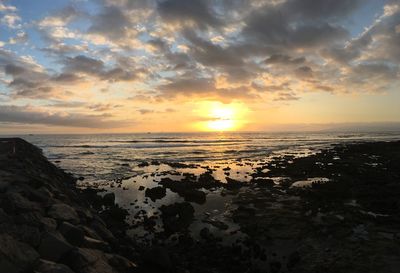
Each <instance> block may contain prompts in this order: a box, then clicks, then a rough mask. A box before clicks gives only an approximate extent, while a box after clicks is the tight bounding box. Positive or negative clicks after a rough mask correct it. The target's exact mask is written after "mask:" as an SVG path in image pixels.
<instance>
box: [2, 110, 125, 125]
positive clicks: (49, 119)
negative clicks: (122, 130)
mask: <svg viewBox="0 0 400 273" xmlns="http://www.w3.org/2000/svg"><path fill="white" fill-rule="evenodd" d="M27 108H28V107H22V106H15V105H1V106H0V122H3V123H4V122H6V123H22V124H45V125H53V126H66V127H83V128H119V127H122V126H124V125H126V122H124V121H112V120H109V116H108V115H86V114H77V113H75V114H67V115H65V114H63V113H54V114H50V113H46V112H39V111H35V110H29V109H27Z"/></svg>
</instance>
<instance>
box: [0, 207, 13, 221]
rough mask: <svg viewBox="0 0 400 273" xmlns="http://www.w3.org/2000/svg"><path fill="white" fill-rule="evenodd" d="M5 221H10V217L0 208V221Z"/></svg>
mask: <svg viewBox="0 0 400 273" xmlns="http://www.w3.org/2000/svg"><path fill="white" fill-rule="evenodd" d="M6 222H11V217H10V216H8V214H7V213H5V211H4V210H3V209H2V208H0V223H6Z"/></svg>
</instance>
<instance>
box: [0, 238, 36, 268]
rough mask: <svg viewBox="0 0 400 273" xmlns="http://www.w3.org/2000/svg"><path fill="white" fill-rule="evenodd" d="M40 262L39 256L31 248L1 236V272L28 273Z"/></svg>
mask: <svg viewBox="0 0 400 273" xmlns="http://www.w3.org/2000/svg"><path fill="white" fill-rule="evenodd" d="M38 260H39V254H38V253H37V252H36V250H35V249H33V248H32V247H31V246H29V245H27V244H24V243H21V242H19V241H17V240H15V239H14V238H13V237H11V236H9V235H7V234H0V271H1V272H7V273H19V272H27V271H28V270H30V269H31V268H32V267H33V265H34V264H35V263H36V262H37V261H38Z"/></svg>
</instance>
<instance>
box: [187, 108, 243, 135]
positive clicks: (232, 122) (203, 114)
mask: <svg viewBox="0 0 400 273" xmlns="http://www.w3.org/2000/svg"><path fill="white" fill-rule="evenodd" d="M246 109H247V108H246V107H245V106H244V105H243V104H242V103H237V102H236V103H229V104H224V103H221V102H216V101H211V102H210V101H207V102H202V103H199V106H198V108H197V109H196V111H195V112H197V113H198V115H199V118H200V119H201V120H202V121H200V122H198V123H197V125H196V127H197V128H198V129H200V130H201V131H212V132H225V131H235V130H237V129H239V128H240V127H242V125H243V123H244V119H243V117H244V113H245V112H246Z"/></svg>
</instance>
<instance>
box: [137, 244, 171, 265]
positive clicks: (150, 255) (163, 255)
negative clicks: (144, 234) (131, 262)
mask: <svg viewBox="0 0 400 273" xmlns="http://www.w3.org/2000/svg"><path fill="white" fill-rule="evenodd" d="M144 261H145V264H146V266H147V267H150V268H154V269H159V270H170V269H171V268H172V262H171V259H170V257H169V254H168V251H167V249H165V248H164V247H153V248H151V249H150V250H149V251H148V252H147V253H145V255H144Z"/></svg>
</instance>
